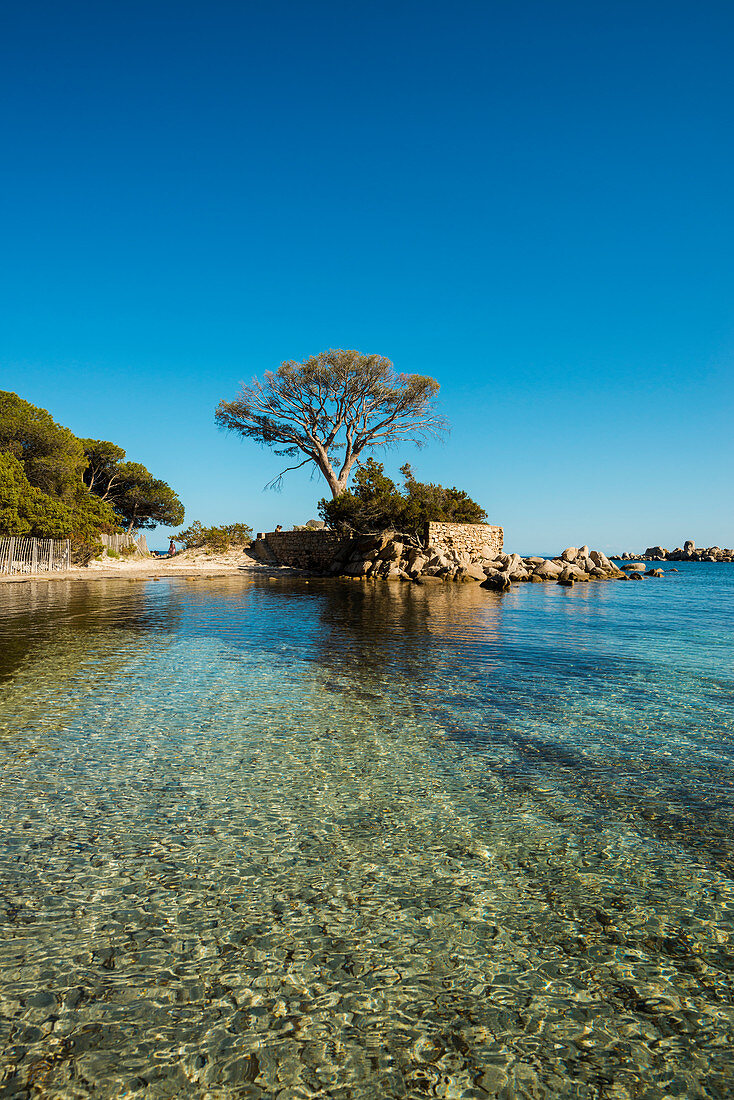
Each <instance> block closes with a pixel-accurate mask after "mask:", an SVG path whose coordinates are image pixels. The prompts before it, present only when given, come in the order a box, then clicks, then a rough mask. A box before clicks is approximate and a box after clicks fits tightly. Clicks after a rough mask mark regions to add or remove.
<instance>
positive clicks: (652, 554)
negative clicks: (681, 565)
mask: <svg viewBox="0 0 734 1100" xmlns="http://www.w3.org/2000/svg"><path fill="white" fill-rule="evenodd" d="M642 556H643V557H644V558H656V559H659V560H661V561H664V560H665V558H667V556H668V551H667V550H666V549H665V547H663V546H648V548H647V550H646V551H645V553H644V554H643V555H642Z"/></svg>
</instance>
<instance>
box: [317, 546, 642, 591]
mask: <svg viewBox="0 0 734 1100" xmlns="http://www.w3.org/2000/svg"><path fill="white" fill-rule="evenodd" d="M329 572H331V573H332V574H339V575H340V576H346V577H355V578H363V577H364V578H371V577H382V578H385V579H386V580H404V581H413V582H415V583H417V584H440V583H442V582H444V581H456V582H459V583H465V584H481V585H484V587H485V588H496V589H498V590H500V591H501V590H503V589H508V588H509V587H510V586H511V585H512V584H514V583H519V582H521V581H528V582H531V583H540V582H543V581H554V582H555V583H556V584H562V585H572V584H575V583H577V582H579V581H582V582H583V581H589V580H603V579H615V580H627V579H628V578H627V574H626V573H624V572H623V571H622V570H621V569H618V568H617V566H616V565H614V564H613V563H612V562H611V561H610V560H609V558H608V557H607V556H606V555H605V554H603V553H601V552H600V551H598V550H590V549H589V547H588V546H582V547H581V548H580V549H577V548H576V547H575V546H569V547H568V548H567V549H566V550H564V551H563V553H562V554H560V555H559V556H558V557H557V558H539V557H531V558H521V557H520V555H519V554H506V553H502V552H497V551H495V550H494V549H492V548H491V547H490V546H486V547H484V548H482V550H479V551H477V552H475V553H461V552H459V551H457V550H448V549H446V547H439V546H435V545H429V546H426V547H421V546H415V545H409V544H408V543H407V541H405V540H403V539H402V538H401V537H400V536H399V535H394V534H390V533H386V534H382V535H365V536H363V537H361V538H355V539H351V540H349V542H348V543H347V544H346V545H344V546H343V547H342V548H341V549H340V551H339V553H338V554H337V556H336V557H335V559H334V561H333V562H332V565H331V568H330V570H329Z"/></svg>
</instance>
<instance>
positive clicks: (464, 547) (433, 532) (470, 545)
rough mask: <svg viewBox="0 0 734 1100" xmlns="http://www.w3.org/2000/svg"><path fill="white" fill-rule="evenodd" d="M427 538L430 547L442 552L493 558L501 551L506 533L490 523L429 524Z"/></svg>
mask: <svg viewBox="0 0 734 1100" xmlns="http://www.w3.org/2000/svg"><path fill="white" fill-rule="evenodd" d="M426 537H427V541H428V545H429V546H437V547H439V548H440V549H441V550H456V551H457V552H458V553H460V554H471V555H472V556H479V555H481V556H483V557H491V556H493V555H494V554H498V553H499V552H500V551H501V549H502V542H503V540H504V531H503V530H502V528H501V527H494V526H493V525H492V524H490V523H429V524H428V530H427V536H426ZM485 547H488V548H489V551H491V553H487V552H486V551H485V550H484V548H485Z"/></svg>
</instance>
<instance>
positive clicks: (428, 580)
mask: <svg viewBox="0 0 734 1100" xmlns="http://www.w3.org/2000/svg"><path fill="white" fill-rule="evenodd" d="M415 583H416V584H443V579H442V578H441V577H430V576H427V575H426V574H425V573H421V575H420V577H416V578H415Z"/></svg>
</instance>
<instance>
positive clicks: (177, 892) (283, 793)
mask: <svg viewBox="0 0 734 1100" xmlns="http://www.w3.org/2000/svg"><path fill="white" fill-rule="evenodd" d="M680 570H681V571H680V573H679V574H677V575H676V574H671V575H669V576H666V577H665V578H664V579H663V580H653V579H650V580H648V579H645V580H643V581H641V582H638V583H631V582H630V583H612V582H609V583H606V582H603V583H597V584H588V585H583V586H577V587H575V588H573V589H568V588H563V587H559V586H556V585H543V586H541V585H521V586H518V587H517V588H516V589H513V591H512V592H511V593H508V594H506V595H498V594H495V593H489V592H486V591H485V590H482V589H479V588H477V587H474V586H471V585H451V586H449V585H447V586H445V587H441V588H439V589H436V588H432V589H426V588H419V587H412V586H404V585H399V584H388V583H387V582H385V583H379V584H363V583H349V582H344V583H342V582H338V581H328V582H327V581H314V580H311V581H310V582H306V581H304V580H293V579H291V580H281V579H278V580H268V579H266V578H262V577H256V578H245V577H243V578H239V577H238V578H221V579H212V580H196V581H185V580H173V581H155V582H147V583H143V582H129V583H125V582H119V581H113V582H105V581H96V582H89V583H88V584H84V585H80V584H75V585H64V584H63V583H55V584H47V583H43V582H42V583H37V584H35V583H34V584H24V585H12V586H10V585H9V586H5V587H4V588H0V676H1V677H2V679H1V680H0V740H1V747H2V762H3V771H2V781H1V786H0V815H1V817H2V822H1V825H2V828H1V832H0V920H1V921H2V933H3V935H2V948H1V951H2V958H1V960H0V962H1V966H0V1011H1V1012H2V1020H3V1022H2V1047H3V1054H2V1056H0V1081H2V1082H3V1083H2V1085H1V1086H0V1094H1V1095H2V1096H3V1097H5V1096H8V1097H15V1096H33V1097H36V1096H41V1097H47V1096H48V1097H63V1098H72V1097H80V1098H81V1097H87V1096H92V1095H93V1096H95V1097H104V1098H106V1097H110V1098H111V1097H122V1096H137V1097H156V1098H157V1097H167V1096H171V1097H179V1096H181V1097H187V1096H191V1097H211V1098H217V1100H219V1098H222V1100H224V1098H227V1100H228V1098H230V1097H271V1096H277V1097H281V1098H283V1100H289V1098H296V1097H312V1096H314V1097H338V1098H352V1097H354V1098H367V1097H375V1098H378V1097H379V1098H382V1097H387V1098H391V1097H424V1096H441V1097H449V1098H452V1097H477V1098H479V1097H503V1098H507V1100H510V1098H515V1097H528V1098H534V1100H537V1098H545V1097H548V1098H551V1097H574V1098H576V1097H578V1098H586V1097H589V1098H596V1097H599V1098H601V1097H605V1098H606V1097H609V1098H614V1100H626V1098H630V1100H631V1098H635V1100H637V1098H645V1100H658V1098H660V1100H662V1098H667V1097H727V1096H730V1095H731V1094H732V1091H733V1090H734V1085H733V1084H732V1082H733V1080H734V1072H733V1071H734V1054H733V1053H732V1030H733V1027H732V1025H733V1024H734V980H733V974H734V952H733V951H732V939H731V937H732V932H733V931H734V883H733V881H732V878H733V876H734V828H733V826H734V801H733V798H732V795H733V794H734V791H733V788H732V783H733V781H734V690H733V688H734V683H733V680H734V637H733V636H732V623H733V622H734V616H733V615H732V610H733V608H734V566H727V565H707V564H695V565H689V566H685V565H682V566H681V567H680ZM3 1073H4V1077H3V1076H2V1075H3Z"/></svg>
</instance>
